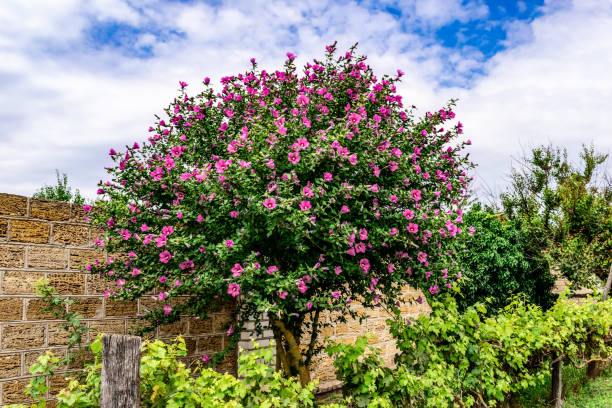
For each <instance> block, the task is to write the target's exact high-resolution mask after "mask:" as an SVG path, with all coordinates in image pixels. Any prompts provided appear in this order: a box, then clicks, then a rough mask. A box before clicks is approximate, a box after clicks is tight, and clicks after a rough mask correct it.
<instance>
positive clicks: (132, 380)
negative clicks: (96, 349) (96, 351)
mask: <svg viewBox="0 0 612 408" xmlns="http://www.w3.org/2000/svg"><path fill="white" fill-rule="evenodd" d="M118 407H136V408H137V407H140V337H136V336H123V335H118V334H105V335H104V336H102V382H101V385H100V408H118Z"/></svg>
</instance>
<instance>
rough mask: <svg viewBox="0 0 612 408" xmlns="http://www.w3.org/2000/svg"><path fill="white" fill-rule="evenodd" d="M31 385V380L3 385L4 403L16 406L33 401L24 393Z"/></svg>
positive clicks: (14, 381)
mask: <svg viewBox="0 0 612 408" xmlns="http://www.w3.org/2000/svg"><path fill="white" fill-rule="evenodd" d="M29 383H30V380H13V381H7V382H5V383H2V396H3V398H2V402H3V403H5V404H16V403H18V402H29V401H31V400H32V399H31V398H30V397H28V396H27V395H26V394H25V393H24V391H25V389H26V387H27V386H28V384H29Z"/></svg>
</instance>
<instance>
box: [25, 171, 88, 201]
mask: <svg viewBox="0 0 612 408" xmlns="http://www.w3.org/2000/svg"><path fill="white" fill-rule="evenodd" d="M55 175H56V177H57V185H55V186H46V185H45V186H43V187H41V188H40V189H39V190H38V191H37V192H35V193H34V194H33V195H32V197H34V198H42V199H45V200H57V201H67V202H71V203H75V204H85V198H84V197H83V196H82V195H81V193H80V191H79V189H78V188H77V189H76V190H75V192H74V194H73V193H72V188H71V187H70V186H68V175H66V173H64V174H62V176H61V177H60V174H59V171H58V170H55Z"/></svg>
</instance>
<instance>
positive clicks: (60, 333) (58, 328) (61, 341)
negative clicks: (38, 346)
mask: <svg viewBox="0 0 612 408" xmlns="http://www.w3.org/2000/svg"><path fill="white" fill-rule="evenodd" d="M69 340H70V334H69V333H68V332H67V331H66V330H64V329H63V328H62V323H59V322H57V323H49V346H67V345H68V342H69ZM84 340H85V339H83V341H84Z"/></svg>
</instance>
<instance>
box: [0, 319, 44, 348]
mask: <svg viewBox="0 0 612 408" xmlns="http://www.w3.org/2000/svg"><path fill="white" fill-rule="evenodd" d="M44 344H45V326H44V325H42V324H9V325H6V326H4V327H3V328H2V348H5V349H29V348H33V347H41V346H43V345H44Z"/></svg>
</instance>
